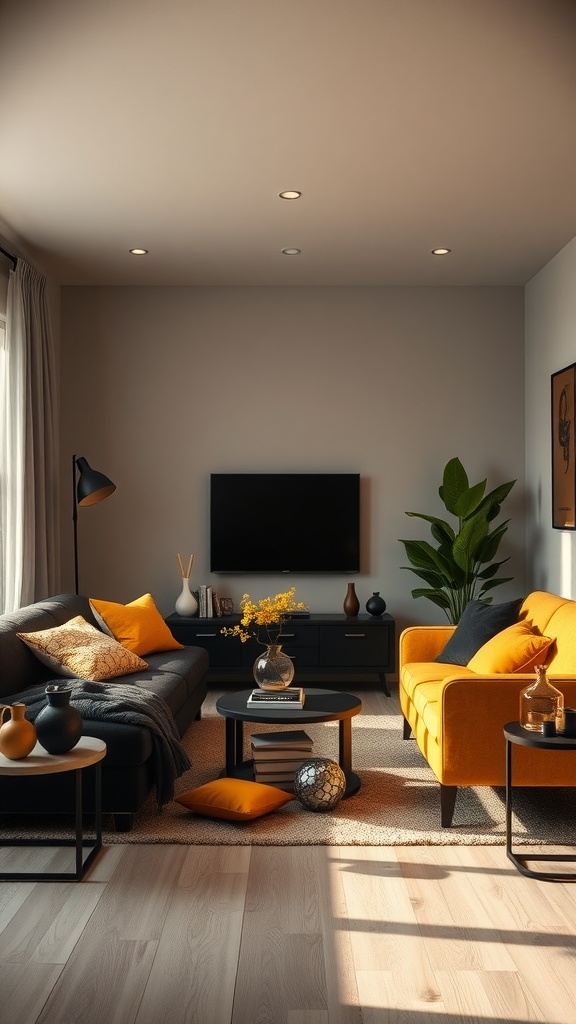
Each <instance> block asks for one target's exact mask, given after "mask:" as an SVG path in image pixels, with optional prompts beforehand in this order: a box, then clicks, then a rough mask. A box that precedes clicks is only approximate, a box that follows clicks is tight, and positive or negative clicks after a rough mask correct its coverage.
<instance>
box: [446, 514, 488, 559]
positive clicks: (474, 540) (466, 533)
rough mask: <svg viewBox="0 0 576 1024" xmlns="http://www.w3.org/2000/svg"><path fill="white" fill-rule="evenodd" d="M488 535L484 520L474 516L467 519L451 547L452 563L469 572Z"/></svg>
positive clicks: (486, 524)
mask: <svg viewBox="0 0 576 1024" xmlns="http://www.w3.org/2000/svg"><path fill="white" fill-rule="evenodd" d="M487 533H488V523H487V522H486V520H485V519H479V518H478V517H477V516H475V517H474V518H473V519H467V520H466V522H465V523H464V525H463V527H462V529H461V531H460V533H459V535H458V536H457V537H456V540H455V541H454V544H453V545H452V552H453V555H454V561H455V562H456V564H457V565H459V566H460V568H461V569H464V570H465V571H466V572H471V571H472V569H473V567H474V562H475V561H476V560H477V559H476V556H477V552H478V551H479V550H480V548H481V547H482V544H483V543H484V540H485V538H486V535H487Z"/></svg>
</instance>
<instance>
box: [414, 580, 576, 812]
mask: <svg viewBox="0 0 576 1024" xmlns="http://www.w3.org/2000/svg"><path fill="white" fill-rule="evenodd" d="M518 619H519V621H520V622H523V623H525V624H530V625H531V627H533V631H534V633H535V634H538V633H539V634H542V636H544V637H548V638H550V640H551V641H553V642H552V643H551V644H550V646H549V648H548V651H547V653H546V655H545V657H543V658H539V659H537V660H536V664H538V663H540V661H542V662H543V663H545V664H546V665H547V666H548V678H549V680H550V682H551V683H552V684H553V685H554V686H556V687H557V689H559V690H560V691H561V692H562V693H563V694H564V705H565V707H576V601H570V600H567V599H566V598H562V597H558V596H556V595H555V594H549V593H545V592H543V591H534V592H533V593H531V594H529V595H528V597H527V598H526V599H525V600H524V602H523V603H522V605H521V607H520V611H519V614H518ZM455 629H456V627H455V626H449V625H446V626H410V627H409V628H408V629H405V630H404V631H403V632H402V634H401V636H400V641H399V647H400V650H399V696H400V706H401V709H402V714H403V716H404V738H405V739H410V738H411V735H413V737H414V738H415V740H416V743H417V744H418V747H419V748H420V751H421V752H422V754H423V755H424V757H425V758H426V760H427V761H428V764H429V765H430V767H431V768H432V771H433V772H434V774H435V775H436V778H437V779H438V781H439V783H440V813H441V822H442V825H443V826H444V827H447V826H449V825H451V824H452V817H453V814H454V808H455V803H456V795H457V791H458V786H504V785H505V781H506V778H505V776H506V765H505V740H504V735H503V731H502V730H503V726H504V725H506V724H507V723H508V722H514V721H518V718H519V698H520V692H521V690H523V689H524V687H526V686H527V685H528V684H529V683H531V682H534V680H535V673H534V671H533V668H532V667H531V668H530V671H523V670H522V671H513V672H494V673H490V674H489V673H484V672H482V673H479V672H476V671H474V670H473V669H472V668H470V667H467V666H466V667H464V666H462V665H451V664H446V663H441V662H437V661H435V660H434V659H435V658H436V657H437V656H438V655H440V654H441V652H442V651H443V649H444V647H445V645H446V643H447V642H448V640H449V639H450V637H451V635H452V634H453V632H454V630H455ZM499 637H500V638H504V637H505V634H504V633H500V634H499ZM496 639H497V638H495V640H496ZM483 650H485V649H484V648H483ZM480 653H481V652H479V654H480ZM476 660H478V658H477V659H476ZM480 660H482V658H481V657H480ZM514 785H515V786H516V785H519V786H572V785H576V751H564V752H562V753H561V754H558V753H556V752H554V751H546V750H533V749H530V748H528V747H517V748H516V749H515V751H514Z"/></svg>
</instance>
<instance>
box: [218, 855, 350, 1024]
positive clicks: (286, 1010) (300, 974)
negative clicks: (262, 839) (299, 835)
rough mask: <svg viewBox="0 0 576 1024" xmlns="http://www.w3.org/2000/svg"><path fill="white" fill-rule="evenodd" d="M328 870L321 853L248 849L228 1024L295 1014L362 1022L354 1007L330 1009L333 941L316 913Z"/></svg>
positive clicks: (280, 1020) (278, 1022) (281, 1023)
mask: <svg viewBox="0 0 576 1024" xmlns="http://www.w3.org/2000/svg"><path fill="white" fill-rule="evenodd" d="M311 851H315V852H314V853H312V855H311ZM327 865H328V860H327V857H326V853H324V855H323V856H322V850H321V848H311V847H267V848H260V847H259V848H255V849H253V851H252V860H251V869H250V878H249V884H248V891H247V895H246V912H245V918H244V929H243V933H242V944H241V948H240V959H239V964H238V968H239V970H238V979H237V984H236V996H235V1000H234V1013H233V1017H232V1021H233V1024H246V1021H256V1020H262V1021H265V1020H266V1021H267V1020H269V1021H273V1022H274V1024H285V1022H287V1021H288V1020H289V1019H290V1014H292V1016H294V1014H295V1013H298V1012H300V1013H303V1012H313V1013H316V1014H318V1015H319V1016H320V1019H322V1014H324V1015H326V1014H328V1015H329V1020H330V1022H331V1024H332V1022H333V1024H340V1022H351V1021H354V1022H357V1021H359V1020H360V1019H361V1018H360V1015H359V1012H358V1007H350V1006H347V1005H342V1004H341V1003H339V1002H338V1004H336V1002H335V997H336V994H335V993H332V994H330V993H329V992H328V987H327V981H326V974H327V972H326V965H327V962H328V959H329V958H330V957H331V956H333V949H334V943H333V932H331V929H330V928H329V927H327V925H326V922H325V921H324V916H323V910H322V903H323V901H324V900H325V899H327V898H329V897H327V895H326V894H323V893H322V889H323V887H326V886H327V885H329V875H330V872H329V870H328V869H327Z"/></svg>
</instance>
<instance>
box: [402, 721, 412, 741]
mask: <svg viewBox="0 0 576 1024" xmlns="http://www.w3.org/2000/svg"><path fill="white" fill-rule="evenodd" d="M411 735H412V729H411V728H410V722H409V721H408V720H407V719H406V718H404V716H402V739H403V740H409V739H410V737H411Z"/></svg>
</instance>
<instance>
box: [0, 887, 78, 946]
mask: <svg viewBox="0 0 576 1024" xmlns="http://www.w3.org/2000/svg"><path fill="white" fill-rule="evenodd" d="M21 884H22V885H26V886H27V885H28V884H29V883H28V882H26V883H21ZM77 884H78V883H74V882H42V883H39V884H38V885H36V886H34V889H33V890H32V892H31V893H30V894H29V896H28V898H27V899H26V900H25V901H24V902H23V903H22V905H21V906H20V908H19V909H18V911H17V913H16V914H15V915H14V916H13V918H12V920H11V921H10V922H9V923H8V925H7V926H6V928H5V929H4V931H3V933H2V936H1V942H0V950H1V956H2V963H4V964H12V965H16V964H20V963H33V962H34V954H35V951H36V950H37V948H38V946H39V945H40V943H41V942H42V939H43V938H44V936H45V935H46V933H47V932H48V931H49V929H50V928H51V927H52V925H53V923H54V921H55V920H56V918H57V916H58V914H59V913H60V911H61V910H62V907H63V906H64V904H65V902H66V900H67V899H68V898H69V896H70V895H71V893H72V890H73V887H74V885H77Z"/></svg>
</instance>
